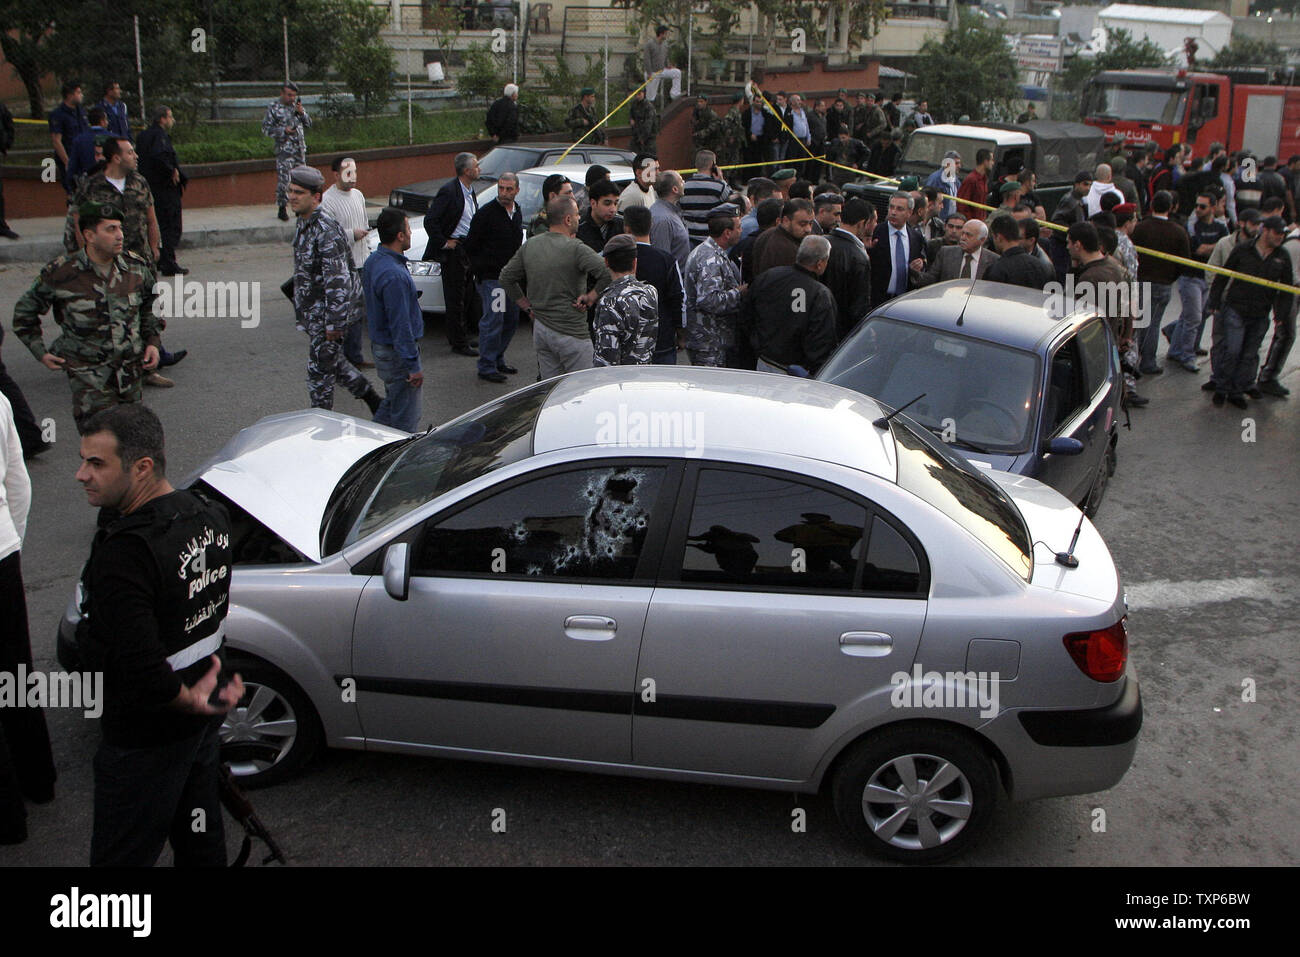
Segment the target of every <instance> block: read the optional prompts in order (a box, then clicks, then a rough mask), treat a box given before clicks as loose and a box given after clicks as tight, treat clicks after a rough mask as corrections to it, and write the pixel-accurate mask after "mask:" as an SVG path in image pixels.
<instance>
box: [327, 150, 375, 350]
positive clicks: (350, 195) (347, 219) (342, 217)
mask: <svg viewBox="0 0 1300 957" xmlns="http://www.w3.org/2000/svg"><path fill="white" fill-rule="evenodd" d="M330 168H331V169H333V170H334V185H333V186H331V187H330V188H329V189H327V190H325V194H324V195H323V196H322V197H321V201H320V205H321V209H323V210H325V212H327V213H329V214H330V215H331V216H332V217H334V219H335V220H337V221H338V224H339V225H340V226H342V227H343V235H345V236H347V238H348V242H349V243H350V244H351V245H350V247H349V250H350V252H351V253H352V263H353V265H355V266H356V267H357V271H358V272H360V270H361V267H363V266H364V265H365V264H366V255H367V254H366V234H367V233H368V232H370V224H369V222H368V221H367V219H366V197H365V196H364V195H363V194H362V192H361V190H359V189H357V161H356V160H354V159H353V158H352V157H351V156H340V157H338V158H337V159H335V160H334V163H333V164H332V165H331V167H330ZM364 327H365V323H364V322H354V323H352V325H351V326H349V327H348V331H347V334H346V335H345V336H344V337H343V354H344V355H345V356H346V357H347V360H348V362H351V363H352V364H353V365H354V366H356V367H357V368H358V369H373V368H374V367H375V364H374V363H373V362H367V361H366V357H365V353H364V352H363V351H362V348H361V342H362V339H361V330H362V328H364Z"/></svg>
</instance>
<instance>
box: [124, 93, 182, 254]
mask: <svg viewBox="0 0 1300 957" xmlns="http://www.w3.org/2000/svg"><path fill="white" fill-rule="evenodd" d="M175 123H176V119H175V118H174V117H173V116H172V111H171V110H170V109H169V108H168V107H166V106H157V107H154V110H153V122H152V123H150V125H149V128H148V129H147V130H145V131H144V132H143V133H141V134H140V142H139V143H138V144H137V145H136V148H137V149H138V151H139V153H140V175H142V176H143V177H144V178H145V179H146V180H148V181H149V189H150V190H151V191H152V192H153V202H154V210H155V212H156V213H157V215H158V231H159V232H160V233H161V235H162V243H161V247H160V248H161V253H160V255H159V260H158V272H159V273H161V274H162V275H164V276H175V275H177V274H178V273H179V274H180V275H182V276H183V275H185V274H186V273H188V272H189V270H188V269H186V268H185V267H184V266H181V265H179V264H177V262H176V247H177V246H179V245H180V241H181V192H182V190H184V189H185V184H186V183H188V182H189V177H188V176H186V175H185V172H184V170H182V169H181V168H180V166H179V164H178V163H177V162H176V150H175V149H174V148H173V147H172V141H171V137H170V136H169V135H168V132H169V131H170V130H171V128H172V127H173V126H174V125H175Z"/></svg>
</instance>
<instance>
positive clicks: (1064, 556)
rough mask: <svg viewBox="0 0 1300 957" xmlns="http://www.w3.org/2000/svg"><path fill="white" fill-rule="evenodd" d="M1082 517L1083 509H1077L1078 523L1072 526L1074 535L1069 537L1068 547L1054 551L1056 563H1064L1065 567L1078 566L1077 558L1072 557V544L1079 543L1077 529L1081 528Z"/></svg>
mask: <svg viewBox="0 0 1300 957" xmlns="http://www.w3.org/2000/svg"><path fill="white" fill-rule="evenodd" d="M1083 518H1084V513H1083V509H1079V524H1078V525H1076V526H1074V537H1073V538H1071V539H1070V547H1069V548H1067V549H1066V550H1065V551H1063V552H1057V553H1056V564H1058V565H1064V566H1065V567H1066V568H1078V567H1079V559H1077V558H1075V557H1074V546H1075V545H1077V544H1079V529H1081V528H1083Z"/></svg>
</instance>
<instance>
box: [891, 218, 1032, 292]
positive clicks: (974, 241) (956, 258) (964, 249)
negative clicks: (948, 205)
mask: <svg viewBox="0 0 1300 957" xmlns="http://www.w3.org/2000/svg"><path fill="white" fill-rule="evenodd" d="M1008 218H1009V217H1008ZM988 236H989V228H988V226H986V225H985V224H984V223H983V222H981V221H980V220H978V219H970V220H967V221H966V225H965V226H963V227H962V228H961V235H960V237H959V238H958V240H957V245H956V246H943V247H940V249H939V252H938V254H937V255H936V256H935V257H934V261H933V262H931V263H930V265H929V267H928V268H927V269H926V270H925V272H913V273H912V285H914V286H928V285H930V284H931V283H936V282H944V281H946V280H948V279H971V278H974V279H983V278H984V274H985V273H986V272H988V270H989V267H990V266H992V265H993V264H994V263H995V262H997V261H998V259H999V258H1000V257H999V256H998V254H997V253H995V252H993V251H992V250H990V249H985V248H984V241H985V240H986V239H988Z"/></svg>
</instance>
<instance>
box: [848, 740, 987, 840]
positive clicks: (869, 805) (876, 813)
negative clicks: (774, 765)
mask: <svg viewBox="0 0 1300 957" xmlns="http://www.w3.org/2000/svg"><path fill="white" fill-rule="evenodd" d="M997 787H998V785H997V772H996V769H995V768H994V766H993V763H992V762H991V761H990V760H989V758H988V757H987V756H986V755H985V754H984V752H983V751H982V750H981V749H980V748H979V747H978V746H977V745H976V744H974V743H972V742H971V741H970V740H969V739H968V738H967V737H966V736H964V735H962V734H960V733H959V732H957V731H953V730H948V729H944V728H896V729H886V730H885V731H882V732H880V733H879V734H876V735H874V736H872V737H870V738H868V739H866V740H865V741H862V742H861V743H859V744H858V745H856V746H855V747H854V749H853V750H852V751H851V752H850V753H849V754H848V755H847V756H846V757H845V759H844V760H843V762H842V763H841V764H840V766H839V770H838V771H837V772H836V775H835V779H834V781H833V783H832V796H833V799H834V803H835V813H836V815H837V816H838V817H839V819H840V823H841V824H843V825H844V826H845V827H846V828H847V829H848V830H849V831H851V832H852V833H853V834H854V835H855V836H857V837H858V838H859V839H860V840H861V841H862V842H863V843H864V844H865V845H866V846H867V847H868V849H870V850H872V851H873V852H875V853H879V854H883V855H884V856H885V857H889V858H891V859H893V860H896V861H903V862H907V863H914V864H931V863H935V862H937V861H942V860H945V859H947V858H949V857H952V856H954V855H956V854H960V853H961V852H962V851H964V850H965V849H966V848H967V847H968V846H969V845H970V843H971V842H972V841H973V840H974V839H975V838H976V836H977V835H978V834H979V832H980V830H982V829H983V827H984V826H985V825H986V824H987V822H988V820H989V818H990V816H991V815H992V812H993V807H994V805H995V804H996V801H997Z"/></svg>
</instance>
